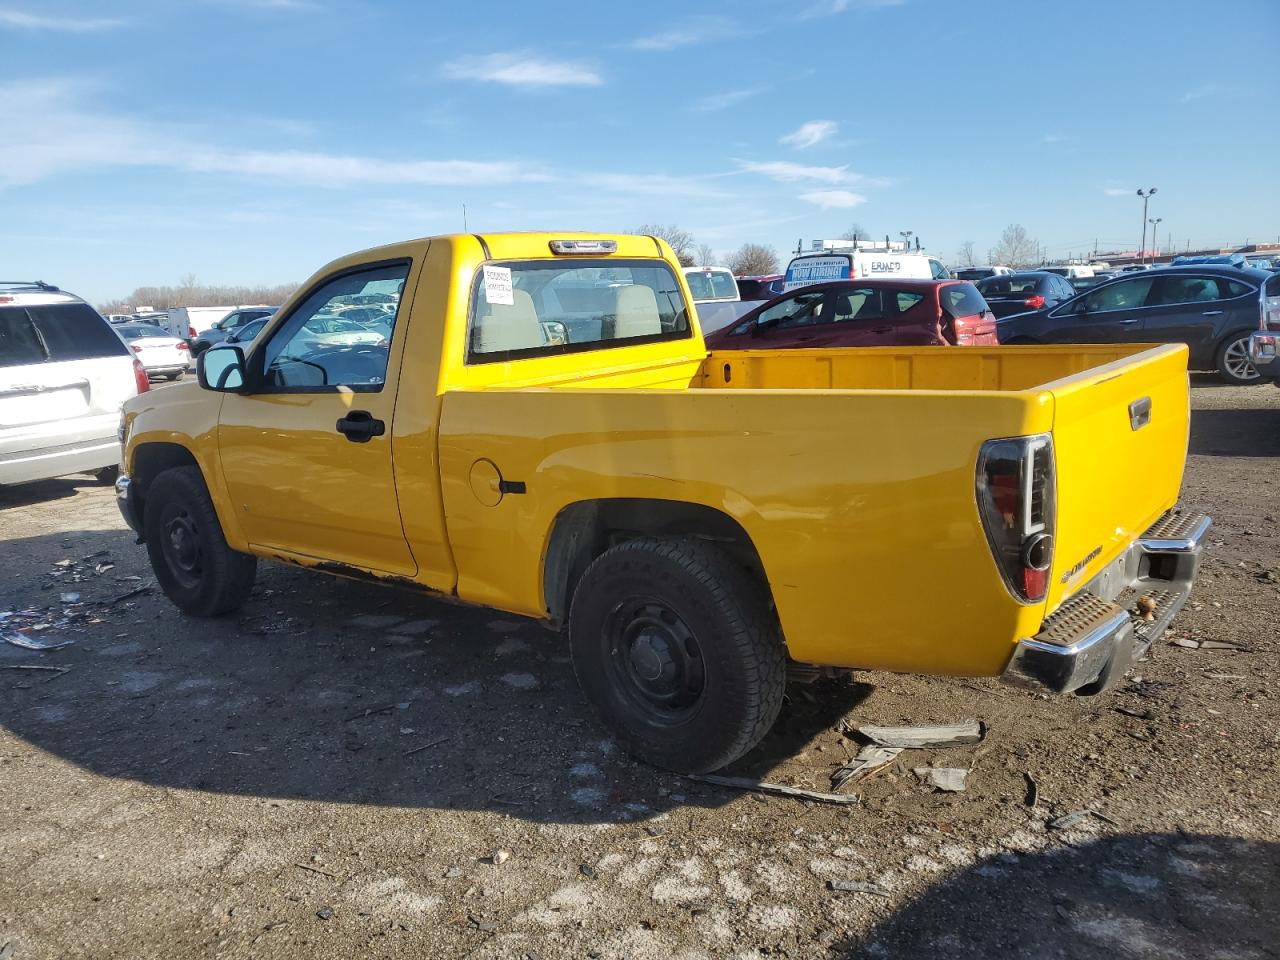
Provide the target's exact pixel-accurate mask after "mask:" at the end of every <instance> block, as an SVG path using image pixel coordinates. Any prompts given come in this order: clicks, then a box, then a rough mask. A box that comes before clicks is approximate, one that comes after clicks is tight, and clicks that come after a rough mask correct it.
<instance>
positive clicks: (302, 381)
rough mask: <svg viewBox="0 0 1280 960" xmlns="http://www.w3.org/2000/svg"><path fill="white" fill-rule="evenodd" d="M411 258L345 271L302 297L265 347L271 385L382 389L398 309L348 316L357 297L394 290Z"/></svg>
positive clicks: (264, 362) (266, 380)
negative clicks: (373, 318)
mask: <svg viewBox="0 0 1280 960" xmlns="http://www.w3.org/2000/svg"><path fill="white" fill-rule="evenodd" d="M409 265H410V264H409V261H407V260H406V261H400V262H397V263H391V264H381V265H379V266H376V267H368V268H365V269H360V270H354V271H351V272H348V273H344V274H341V275H339V276H336V277H334V278H332V279H331V280H328V281H326V282H324V283H323V284H321V285H320V286H319V287H318V288H316V290H315V291H314V292H313V293H311V295H310V296H308V297H307V298H306V299H305V300H303V301H302V303H300V304H299V305H298V307H297V309H296V310H294V311H293V313H292V314H290V315H289V318H288V319H287V320H286V321H285V322H284V324H283V325H282V326H281V327H280V328H279V329H278V330H277V331H276V333H275V335H274V336H272V338H271V339H270V341H268V342H267V344H266V346H265V347H264V349H263V351H262V383H263V384H264V385H265V386H266V387H267V388H268V389H270V388H276V389H295V390H304V391H305V390H316V389H321V390H323V389H328V388H337V387H351V388H354V389H363V390H364V391H371V390H372V391H376V390H381V389H382V383H383V381H384V380H385V379H386V375H387V355H388V352H389V350H390V341H391V333H392V330H393V329H394V327H395V322H396V314H388V315H387V318H386V319H385V320H381V321H380V322H369V321H362V320H354V319H347V318H346V317H344V316H343V315H342V314H343V310H344V308H346V307H348V306H350V305H351V304H352V303H353V299H352V298H353V297H359V296H361V295H362V294H368V293H390V292H394V291H395V290H396V289H397V288H398V287H399V285H400V284H402V283H403V282H404V280H405V278H406V277H407V276H408V274H409Z"/></svg>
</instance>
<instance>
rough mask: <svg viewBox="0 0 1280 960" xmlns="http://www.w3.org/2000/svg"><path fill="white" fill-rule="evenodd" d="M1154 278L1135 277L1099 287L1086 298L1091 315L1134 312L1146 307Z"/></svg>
mask: <svg viewBox="0 0 1280 960" xmlns="http://www.w3.org/2000/svg"><path fill="white" fill-rule="evenodd" d="M1153 280H1154V278H1153V277H1135V278H1134V279H1132V280H1121V281H1120V282H1119V283H1111V284H1107V285H1106V286H1105V287H1098V288H1097V289H1095V290H1094V291H1093V292H1091V293H1089V294H1087V295H1086V296H1085V298H1084V302H1085V305H1086V306H1087V307H1088V309H1089V312H1090V313H1100V312H1102V311H1104V310H1132V309H1134V308H1135V307H1141V306H1144V305H1145V304H1146V302H1147V295H1148V294H1149V293H1150V292H1151V284H1152V282H1153Z"/></svg>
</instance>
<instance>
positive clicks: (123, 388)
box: [0, 281, 148, 485]
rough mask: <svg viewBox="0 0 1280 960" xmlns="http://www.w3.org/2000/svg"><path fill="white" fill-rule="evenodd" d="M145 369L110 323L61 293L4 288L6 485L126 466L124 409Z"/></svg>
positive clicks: (1, 452) (0, 417)
mask: <svg viewBox="0 0 1280 960" xmlns="http://www.w3.org/2000/svg"><path fill="white" fill-rule="evenodd" d="M147 389H148V383H147V372H146V370H144V369H143V368H142V364H140V363H139V362H138V361H137V359H136V358H135V357H134V356H133V354H132V353H131V352H130V350H129V348H128V347H127V346H125V343H124V341H123V340H121V339H120V337H118V336H117V335H116V332H115V331H114V330H112V329H111V327H110V325H109V324H108V323H107V321H106V320H105V319H103V317H102V316H101V315H100V314H99V313H98V312H97V311H96V310H94V309H93V307H91V306H89V304H87V303H85V302H84V301H83V300H81V299H80V298H79V297H76V296H72V295H71V294H69V293H66V292H64V291H62V290H59V289H58V288H57V287H54V286H51V285H49V284H47V283H42V282H39V281H36V282H34V283H13V282H0V485H4V484H10V483H25V482H27V481H29V480H44V479H47V478H49V477H60V476H62V475H64V474H68V473H93V474H96V475H97V477H98V479H99V480H101V481H103V482H106V483H109V482H111V481H112V480H113V479H114V478H115V473H116V465H117V464H118V463H119V462H120V441H119V439H118V437H117V430H118V429H119V426H120V407H121V405H122V404H123V403H124V402H125V401H126V400H128V399H129V398H131V397H136V396H137V395H138V394H139V393H142V392H144V391H145V390H147Z"/></svg>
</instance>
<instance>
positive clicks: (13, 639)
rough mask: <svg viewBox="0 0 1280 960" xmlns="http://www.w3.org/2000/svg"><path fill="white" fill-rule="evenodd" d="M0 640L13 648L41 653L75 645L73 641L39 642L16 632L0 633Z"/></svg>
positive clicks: (6, 631)
mask: <svg viewBox="0 0 1280 960" xmlns="http://www.w3.org/2000/svg"><path fill="white" fill-rule="evenodd" d="M0 640H3V641H4V642H5V643H8V644H12V645H13V646H15V647H21V648H22V649H23V650H38V651H41V652H43V651H45V650H61V649H62V648H63V647H69V646H71V645H72V644H73V643H75V641H74V640H39V639H37V638H35V637H29V636H27V635H26V634H25V633H19V632H18V631H16V630H4V631H0Z"/></svg>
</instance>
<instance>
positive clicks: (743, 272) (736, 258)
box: [728, 243, 778, 277]
mask: <svg viewBox="0 0 1280 960" xmlns="http://www.w3.org/2000/svg"><path fill="white" fill-rule="evenodd" d="M728 265H729V269H730V270H732V271H733V273H734V275H735V276H739V277H758V276H762V275H764V274H770V273H777V272H778V252H777V251H776V250H774V249H773V247H766V246H764V245H763V244H760V243H744V244H743V245H742V246H740V247H739V248H738V249H737V250H735V251H733V253H731V254H730V255H729V260H728Z"/></svg>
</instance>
